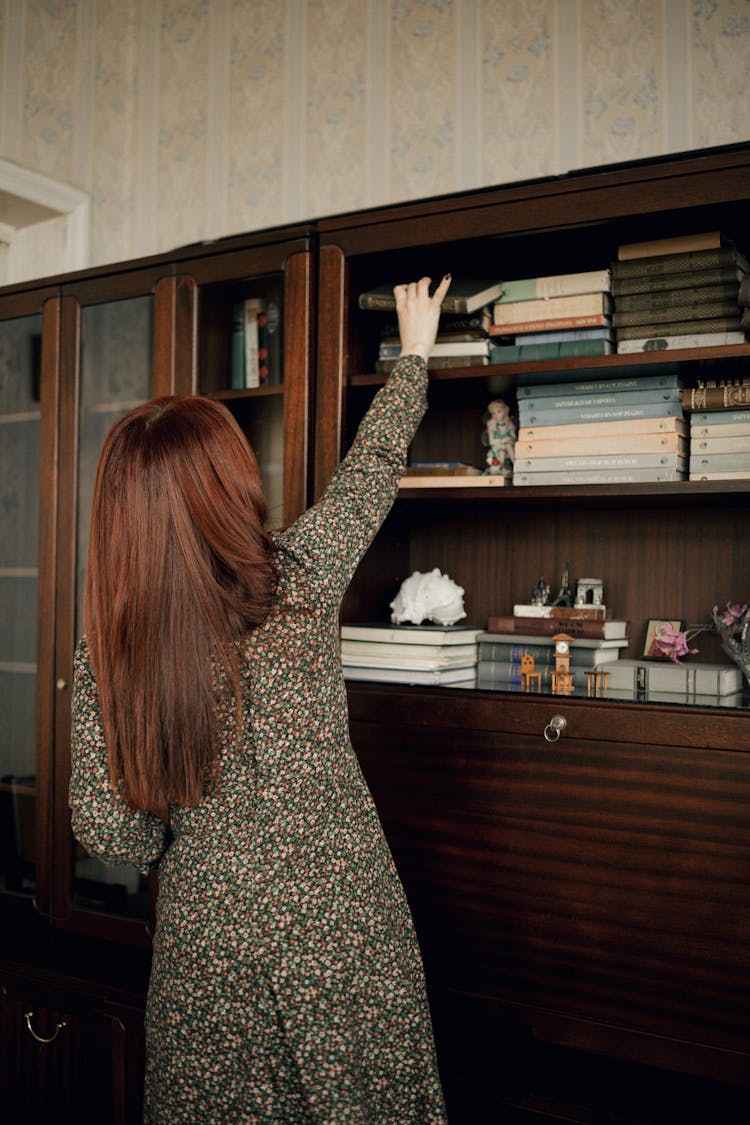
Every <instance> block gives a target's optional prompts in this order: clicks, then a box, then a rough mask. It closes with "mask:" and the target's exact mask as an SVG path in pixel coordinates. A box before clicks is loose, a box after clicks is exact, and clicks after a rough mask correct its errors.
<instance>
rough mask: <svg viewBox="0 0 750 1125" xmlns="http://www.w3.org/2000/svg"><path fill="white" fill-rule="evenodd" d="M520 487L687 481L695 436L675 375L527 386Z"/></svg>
mask: <svg viewBox="0 0 750 1125" xmlns="http://www.w3.org/2000/svg"><path fill="white" fill-rule="evenodd" d="M517 394H518V422H519V429H518V438H517V441H516V449H515V462H514V467H513V483H514V484H515V485H524V486H527V485H548V484H565V485H568V484H612V483H617V484H622V483H634V482H638V481H650V482H651V481H673V480H684V479H685V478H686V477H687V473H688V460H687V458H688V434H687V423H686V422H685V417H684V408H683V402H682V387H681V384H680V380H679V377H678V375H676V374H675V373H668V374H660V375H644V376H641V377H634V376H622V377H615V378H612V379H605V380H598V379H582V380H579V381H577V382H573V383H571V382H565V381H563V382H555V383H542V384H532V385H528V386H521V387H518V389H517Z"/></svg>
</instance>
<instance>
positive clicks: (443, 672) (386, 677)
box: [344, 666, 477, 687]
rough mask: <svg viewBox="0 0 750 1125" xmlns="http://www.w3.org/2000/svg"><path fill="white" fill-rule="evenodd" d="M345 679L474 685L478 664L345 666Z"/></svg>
mask: <svg viewBox="0 0 750 1125" xmlns="http://www.w3.org/2000/svg"><path fill="white" fill-rule="evenodd" d="M344 679H345V680H375V681H379V682H381V683H388V684H432V685H440V684H453V685H458V684H461V685H462V686H463V685H465V686H467V687H473V686H474V685H475V684H476V680H477V674H476V666H472V667H471V668H441V669H438V670H437V671H432V672H426V671H424V670H421V669H404V668H353V667H348V668H344Z"/></svg>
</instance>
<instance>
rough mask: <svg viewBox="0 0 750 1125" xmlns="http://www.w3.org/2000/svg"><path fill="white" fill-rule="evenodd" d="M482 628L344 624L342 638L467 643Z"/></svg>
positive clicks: (418, 643)
mask: <svg viewBox="0 0 750 1125" xmlns="http://www.w3.org/2000/svg"><path fill="white" fill-rule="evenodd" d="M481 632H483V630H482V629H479V628H476V627H471V626H468V625H381V624H362V625H357V624H343V625H342V626H341V639H342V641H379V642H380V643H382V644H409V645H464V644H472V643H473V642H475V641H476V639H477V637H478V636H479V634H480V633H481Z"/></svg>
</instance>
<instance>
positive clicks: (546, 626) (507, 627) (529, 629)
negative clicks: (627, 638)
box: [487, 615, 610, 640]
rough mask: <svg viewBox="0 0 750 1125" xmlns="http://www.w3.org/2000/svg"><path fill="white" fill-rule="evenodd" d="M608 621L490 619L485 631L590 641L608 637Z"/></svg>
mask: <svg viewBox="0 0 750 1125" xmlns="http://www.w3.org/2000/svg"><path fill="white" fill-rule="evenodd" d="M609 624H610V623H609V622H608V621H593V620H575V619H572V618H566V619H564V620H563V619H561V618H554V617H513V616H510V615H507V616H504V617H490V618H489V620H488V622H487V631H488V632H490V633H513V632H516V633H534V634H537V635H538V636H540V637H554V636H555V634H556V633H567V634H568V635H569V636H571V637H589V638H591V639H592V640H598V639H600V638H601V639H604V638H606V637H607V636H608V633H607V627H608V625H609Z"/></svg>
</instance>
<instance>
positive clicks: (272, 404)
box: [226, 394, 284, 529]
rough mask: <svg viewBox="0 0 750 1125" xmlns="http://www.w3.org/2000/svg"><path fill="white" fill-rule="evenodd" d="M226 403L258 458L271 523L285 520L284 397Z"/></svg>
mask: <svg viewBox="0 0 750 1125" xmlns="http://www.w3.org/2000/svg"><path fill="white" fill-rule="evenodd" d="M226 405H227V406H228V407H229V409H230V410H231V411H232V413H233V414H234V416H235V418H236V419H237V421H238V423H239V424H240V426H241V427H242V429H243V430H244V432H245V434H246V435H247V439H248V441H249V442H250V445H251V446H252V448H253V451H254V453H255V456H256V457H257V459H258V468H259V469H260V476H261V480H262V481H263V491H264V493H265V497H266V507H267V508H268V518H267V520H266V523H267V526H268V527H269V528H271V529H274V528H279V527H282V526H283V523H284V399H283V397H282V396H281V395H279V394H269V395H262V394H259V395H252V396H250V397H247V398H234V399H228V400H227V402H226Z"/></svg>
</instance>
